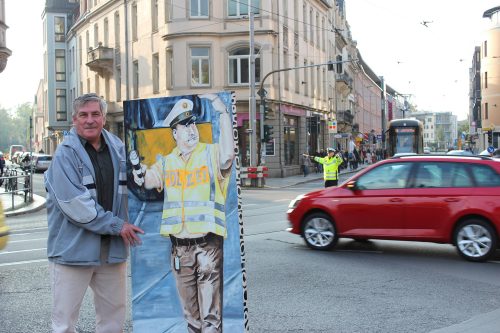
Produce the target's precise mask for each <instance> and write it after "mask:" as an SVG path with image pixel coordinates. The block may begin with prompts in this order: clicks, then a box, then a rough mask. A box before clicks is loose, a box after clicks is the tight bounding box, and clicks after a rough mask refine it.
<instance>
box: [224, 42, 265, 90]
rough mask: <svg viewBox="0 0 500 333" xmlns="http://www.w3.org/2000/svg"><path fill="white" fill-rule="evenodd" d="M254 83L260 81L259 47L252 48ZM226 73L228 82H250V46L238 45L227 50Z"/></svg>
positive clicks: (234, 83)
mask: <svg viewBox="0 0 500 333" xmlns="http://www.w3.org/2000/svg"><path fill="white" fill-rule="evenodd" d="M254 56H255V83H258V82H260V55H259V49H258V48H255V49H254ZM228 60H229V63H228V75H229V80H228V82H229V84H232V85H236V84H248V83H249V82H250V48H249V47H240V48H237V49H234V50H232V51H230V52H229V59H228Z"/></svg>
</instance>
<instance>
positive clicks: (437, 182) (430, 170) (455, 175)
mask: <svg viewBox="0 0 500 333" xmlns="http://www.w3.org/2000/svg"><path fill="white" fill-rule="evenodd" d="M472 186H474V182H473V181H472V179H471V177H470V175H469V173H468V172H467V165H466V164H465V163H448V162H434V163H433V162H426V163H418V168H417V170H416V173H415V178H414V180H413V181H412V187H418V188H428V187H472Z"/></svg>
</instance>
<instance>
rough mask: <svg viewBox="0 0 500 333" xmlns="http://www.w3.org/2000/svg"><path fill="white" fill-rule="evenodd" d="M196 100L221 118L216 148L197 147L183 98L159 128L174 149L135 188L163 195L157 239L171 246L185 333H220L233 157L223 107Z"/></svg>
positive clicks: (138, 174)
mask: <svg viewBox="0 0 500 333" xmlns="http://www.w3.org/2000/svg"><path fill="white" fill-rule="evenodd" d="M199 97H200V98H201V99H203V98H208V99H209V100H210V101H211V103H212V106H213V107H214V109H215V110H216V111H218V112H219V113H220V118H219V125H220V138H219V143H215V144H208V143H202V142H200V141H199V139H200V137H199V133H198V128H197V127H196V123H195V121H196V115H195V114H194V113H193V102H192V101H191V100H189V99H185V98H183V99H180V100H178V101H177V102H176V103H175V105H174V106H173V108H172V110H171V111H170V113H169V114H168V116H167V118H166V119H165V121H164V123H163V125H164V126H167V127H170V128H171V129H172V134H173V137H174V140H175V142H176V145H177V146H176V147H175V148H174V149H173V150H172V152H171V153H170V154H168V155H167V156H163V157H162V158H160V159H157V162H156V163H154V164H153V165H151V167H150V168H146V166H145V165H143V164H141V168H139V170H134V171H133V175H134V181H135V183H136V184H137V185H139V186H142V185H144V187H145V188H146V189H153V188H156V189H157V190H159V191H161V190H164V201H163V215H162V222H161V229H160V234H161V235H162V236H165V237H169V238H170V240H171V242H172V253H171V262H170V264H171V268H172V272H173V274H174V276H175V279H176V285H177V291H178V293H179V298H180V300H181V304H182V307H183V312H184V317H185V319H186V321H187V327H188V332H190V333H195V332H203V333H208V332H222V304H223V301H222V295H223V274H222V273H223V242H224V238H225V237H226V223H225V208H224V207H225V200H226V194H227V185H228V180H229V176H230V173H231V166H232V163H233V159H234V156H235V153H234V151H235V142H234V139H233V137H232V123H231V119H230V114H229V112H227V110H226V107H225V105H224V103H223V102H222V101H221V100H220V98H219V97H218V96H217V95H215V94H205V95H200V96H199ZM196 111H198V110H196ZM134 154H135V152H134ZM131 155H132V152H131ZM131 160H132V159H131Z"/></svg>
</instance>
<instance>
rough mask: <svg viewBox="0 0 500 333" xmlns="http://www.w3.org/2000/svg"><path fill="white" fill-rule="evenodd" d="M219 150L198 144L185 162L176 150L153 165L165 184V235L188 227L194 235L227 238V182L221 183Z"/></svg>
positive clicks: (162, 225) (163, 217)
mask: <svg viewBox="0 0 500 333" xmlns="http://www.w3.org/2000/svg"><path fill="white" fill-rule="evenodd" d="M217 148H218V147H217V146H216V145H214V144H206V143H199V144H198V145H197V146H196V148H195V149H194V151H193V152H192V153H191V156H190V158H189V160H188V161H187V162H184V160H183V159H182V158H181V156H180V151H179V149H178V148H177V147H176V148H174V150H173V151H172V153H170V154H169V155H167V156H165V157H163V158H162V159H161V160H160V161H159V162H157V163H155V165H154V166H153V168H155V169H157V171H159V172H160V174H162V175H163V180H164V182H165V183H164V200H163V214H162V222H161V226H160V234H161V235H162V236H167V237H168V236H169V235H170V234H172V235H175V234H178V233H179V232H181V230H182V227H183V225H185V227H186V230H187V231H188V232H189V233H192V234H206V233H209V232H212V233H215V234H217V235H220V236H223V237H226V213H225V194H226V189H227V181H221V182H219V180H218V177H219V176H220V172H219V165H218V158H217V156H218V149H217ZM158 167H161V171H160V170H158ZM221 183H222V184H221Z"/></svg>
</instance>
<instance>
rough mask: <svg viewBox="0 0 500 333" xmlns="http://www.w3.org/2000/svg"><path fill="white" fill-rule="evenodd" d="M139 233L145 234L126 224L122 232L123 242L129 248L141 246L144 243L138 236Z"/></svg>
mask: <svg viewBox="0 0 500 333" xmlns="http://www.w3.org/2000/svg"><path fill="white" fill-rule="evenodd" d="M137 233H141V234H144V231H143V230H142V229H141V228H139V227H137V226H135V225H133V224H130V223H128V222H125V223H124V224H123V228H122V230H121V231H120V236H121V237H122V238H123V241H124V242H125V245H127V246H129V245H131V246H136V245H141V244H142V242H141V239H140V238H139V236H137Z"/></svg>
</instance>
